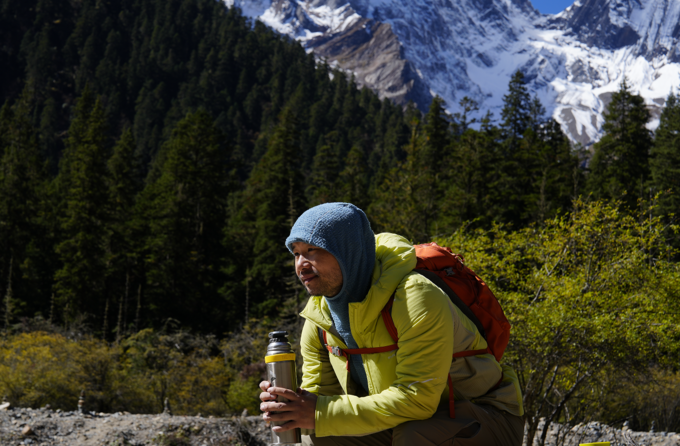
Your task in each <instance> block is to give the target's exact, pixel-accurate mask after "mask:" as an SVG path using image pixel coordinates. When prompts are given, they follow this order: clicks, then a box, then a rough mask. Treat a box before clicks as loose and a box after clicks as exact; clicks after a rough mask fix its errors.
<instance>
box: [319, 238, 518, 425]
mask: <svg viewBox="0 0 680 446" xmlns="http://www.w3.org/2000/svg"><path fill="white" fill-rule="evenodd" d="M415 248H416V257H417V258H418V261H417V263H416V267H415V269H414V271H415V272H417V273H418V274H421V275H423V276H425V277H426V278H428V279H429V280H430V281H431V282H432V283H434V284H435V285H437V286H438V287H439V288H441V289H442V291H444V292H445V293H446V294H447V295H448V296H449V299H451V301H452V302H453V303H454V305H456V306H457V307H458V308H459V309H460V310H461V311H462V312H463V313H464V314H465V315H466V316H467V317H468V319H470V320H471V321H472V322H473V323H474V324H475V326H476V327H477V330H479V333H480V334H481V335H482V336H483V337H484V339H486V342H487V344H488V348H487V349H485V350H465V351H462V352H458V353H454V354H453V358H464V357H468V356H476V355H482V354H486V353H491V354H492V355H494V357H495V358H496V360H497V361H498V362H500V360H501V358H502V357H503V353H504V352H505V348H506V347H507V346H508V340H509V338H510V323H509V322H508V319H507V318H506V317H505V314H504V313H503V309H502V308H501V305H500V303H498V299H496V296H494V294H493V292H491V290H490V289H489V287H488V286H487V285H486V283H484V281H483V280H482V279H480V278H479V276H478V275H477V274H475V273H474V272H473V271H472V270H471V269H470V268H468V267H467V266H465V264H464V263H463V262H464V259H463V257H462V256H461V255H459V254H453V253H452V252H451V249H450V248H447V247H444V246H439V245H437V244H436V243H426V244H423V245H416V246H415ZM395 293H396V291H395ZM393 303H394V294H392V296H391V297H390V299H389V301H388V302H387V304H385V307H384V308H383V309H382V312H381V313H382V318H383V322H384V323H385V327H387V331H388V332H389V333H390V336H391V337H392V340H393V341H394V344H392V345H386V346H384V347H372V348H354V349H350V348H346V349H342V348H339V347H335V346H330V345H328V339H327V336H326V332H325V331H324V330H322V329H321V328H319V329H318V331H319V337H320V338H321V341H322V344H323V345H324V347H325V348H326V349H327V350H328V351H329V352H330V353H332V354H334V355H336V356H344V357H345V358H346V359H347V363H346V367H347V371H349V357H350V355H360V354H371V353H383V352H388V351H393V350H397V349H398V348H399V344H398V341H399V334H398V333H397V328H396V327H395V326H394V321H393V320H392V315H391V311H390V310H391V309H392V304H393ZM502 380H503V378H502V377H501V380H500V381H498V383H497V384H496V385H495V386H493V387H492V388H491V389H489V391H491V390H493V389H495V388H497V387H498V386H499V385H500V384H501V381H502ZM448 384H449V415H450V417H451V418H455V409H454V399H453V383H452V382H451V376H449V377H448Z"/></svg>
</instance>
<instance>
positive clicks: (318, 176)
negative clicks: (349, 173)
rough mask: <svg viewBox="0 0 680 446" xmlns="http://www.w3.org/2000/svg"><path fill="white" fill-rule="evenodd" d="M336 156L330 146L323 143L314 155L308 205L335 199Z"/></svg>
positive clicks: (308, 188)
mask: <svg viewBox="0 0 680 446" xmlns="http://www.w3.org/2000/svg"><path fill="white" fill-rule="evenodd" d="M337 177H338V156H337V155H336V154H335V153H334V152H333V149H331V147H330V146H327V145H324V146H321V148H320V149H319V150H317V152H316V155H314V164H313V165H312V171H311V173H310V178H309V186H308V187H307V190H308V192H309V195H310V198H309V207H312V206H316V205H318V204H321V203H330V202H332V201H338V200H337V198H336V197H337V195H338V194H337V191H336V189H337V188H338V186H339V185H338V186H336V182H337Z"/></svg>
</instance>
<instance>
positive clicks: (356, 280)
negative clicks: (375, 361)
mask: <svg viewBox="0 0 680 446" xmlns="http://www.w3.org/2000/svg"><path fill="white" fill-rule="evenodd" d="M295 242H304V243H307V244H310V245H313V246H317V247H319V248H323V249H325V250H326V251H328V252H330V253H331V254H333V256H334V257H335V259H336V260H337V261H338V264H340V270H341V271H342V289H341V290H340V292H339V293H338V294H337V295H335V296H333V297H328V296H326V297H325V298H326V301H327V302H328V307H329V308H330V310H331V317H332V318H333V322H334V323H335V328H336V329H337V330H338V333H340V336H342V338H343V339H344V340H345V343H346V344H347V346H348V347H349V348H359V347H358V346H357V344H356V342H355V341H354V337H352V332H351V331H350V326H349V304H350V303H351V302H360V301H362V300H364V298H365V297H366V293H367V292H368V290H369V288H370V286H371V276H372V275H373V266H374V265H375V236H374V234H373V231H372V230H371V224H370V223H369V221H368V218H367V217H366V214H364V212H363V211H362V210H361V209H359V208H358V207H356V206H354V205H353V204H350V203H325V204H321V205H319V206H316V207H313V208H311V209H309V210H307V211H306V212H305V213H304V214H302V215H301V216H300V218H298V219H297V221H296V222H295V224H294V225H293V229H292V230H291V231H290V235H289V236H288V238H287V239H286V246H287V247H288V249H289V250H290V252H291V253H292V252H293V243H295ZM351 358H352V360H351V365H352V372H354V377H356V378H358V381H359V383H360V384H361V385H362V386H363V387H364V389H366V391H368V381H367V379H366V372H365V371H364V368H363V362H362V361H361V355H352V356H351Z"/></svg>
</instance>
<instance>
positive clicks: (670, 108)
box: [650, 94, 680, 216]
mask: <svg viewBox="0 0 680 446" xmlns="http://www.w3.org/2000/svg"><path fill="white" fill-rule="evenodd" d="M650 165H651V171H652V178H653V184H654V187H655V189H656V191H658V192H662V195H661V197H660V203H659V207H660V209H661V211H662V212H664V213H665V214H670V213H672V214H675V215H676V216H677V215H679V214H680V97H679V96H678V95H677V94H671V95H670V96H668V100H667V101H666V107H665V109H664V111H663V113H662V114H661V122H660V123H659V128H658V129H656V135H655V137H654V146H653V147H652V153H651V160H650Z"/></svg>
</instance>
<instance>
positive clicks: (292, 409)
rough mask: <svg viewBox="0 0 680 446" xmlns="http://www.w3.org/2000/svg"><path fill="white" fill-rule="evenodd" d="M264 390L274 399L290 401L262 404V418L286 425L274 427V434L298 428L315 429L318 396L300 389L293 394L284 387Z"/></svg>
mask: <svg viewBox="0 0 680 446" xmlns="http://www.w3.org/2000/svg"><path fill="white" fill-rule="evenodd" d="M262 384H264V383H262ZM267 384H269V383H267ZM262 390H265V392H266V393H269V395H271V396H272V397H275V396H282V397H284V398H286V399H287V400H288V402H277V401H270V402H263V403H261V404H260V410H262V411H263V412H264V415H263V416H262V418H264V420H265V421H273V422H277V423H285V424H282V425H280V426H274V427H273V428H272V430H273V431H274V432H285V431H288V430H291V429H295V428H296V427H299V428H303V429H314V413H315V411H316V398H317V397H316V395H314V394H313V393H310V392H308V391H306V390H304V389H298V391H297V392H293V391H292V390H290V389H286V388H283V387H268V388H267V389H262ZM273 412H277V413H273Z"/></svg>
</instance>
